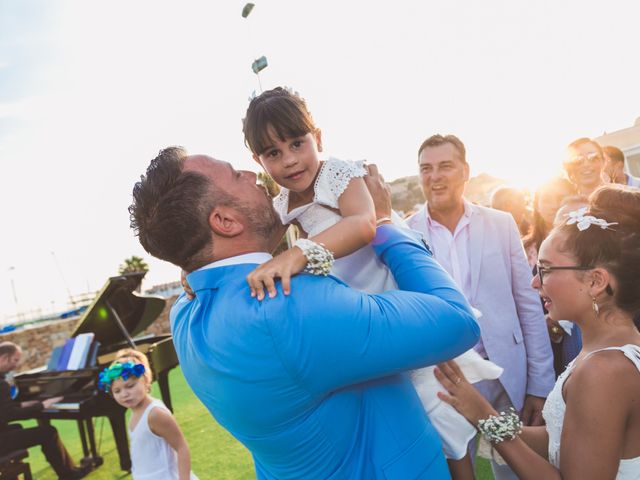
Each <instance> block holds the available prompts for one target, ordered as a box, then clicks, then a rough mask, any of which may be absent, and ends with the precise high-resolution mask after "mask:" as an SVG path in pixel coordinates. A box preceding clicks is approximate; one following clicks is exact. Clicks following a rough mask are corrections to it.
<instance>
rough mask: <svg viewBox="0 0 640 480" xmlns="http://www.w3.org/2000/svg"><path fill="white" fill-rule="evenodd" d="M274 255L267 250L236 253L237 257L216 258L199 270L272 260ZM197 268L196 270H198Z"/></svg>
mask: <svg viewBox="0 0 640 480" xmlns="http://www.w3.org/2000/svg"><path fill="white" fill-rule="evenodd" d="M272 258H273V256H271V255H270V254H268V253H266V252H253V253H245V254H243V255H236V256H235V257H229V258H223V259H222V260H216V261H215V262H211V263H210V264H209V265H205V266H204V267H200V268H199V269H198V270H206V269H208V268H218V267H227V266H229V265H240V264H243V263H257V264H262V263H265V262H268V261H269V260H271V259H272ZM198 270H195V271H198Z"/></svg>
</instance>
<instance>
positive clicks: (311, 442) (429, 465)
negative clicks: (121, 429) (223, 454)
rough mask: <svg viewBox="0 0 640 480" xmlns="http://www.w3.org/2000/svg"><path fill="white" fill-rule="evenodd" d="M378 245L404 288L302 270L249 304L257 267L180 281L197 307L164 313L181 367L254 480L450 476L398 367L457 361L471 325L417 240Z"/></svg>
mask: <svg viewBox="0 0 640 480" xmlns="http://www.w3.org/2000/svg"><path fill="white" fill-rule="evenodd" d="M376 241H377V245H375V249H376V251H377V253H378V254H379V255H380V258H381V259H382V260H383V261H384V262H385V263H386V264H387V265H388V266H389V267H390V268H391V271H392V272H393V273H394V275H395V278H396V280H397V282H398V285H399V287H400V288H401V289H403V290H411V291H392V292H387V293H384V294H381V295H368V294H365V293H362V292H359V291H356V290H353V289H351V288H349V287H347V286H346V285H345V284H343V283H342V282H340V281H339V280H337V279H335V278H333V277H317V276H312V275H306V274H303V275H298V276H296V277H294V278H293V279H292V284H291V291H292V293H291V295H290V296H288V297H286V296H284V294H283V293H282V291H281V290H279V291H278V295H277V296H276V297H275V298H273V299H266V300H264V301H262V302H258V301H257V300H255V299H253V298H251V297H250V295H249V288H248V286H247V283H246V280H245V277H246V275H247V274H248V273H249V272H251V271H252V270H253V269H254V268H255V265H254V264H243V265H233V266H226V267H218V268H210V269H202V270H197V271H195V272H193V273H191V274H190V275H189V276H188V280H189V283H190V285H191V287H192V288H193V290H194V291H195V292H196V298H195V299H194V300H192V301H188V300H187V299H186V298H184V296H183V297H181V298H179V299H178V301H177V302H176V304H175V305H174V307H173V309H172V312H171V321H172V330H173V340H174V342H175V345H176V350H177V352H178V356H179V358H180V363H181V365H182V370H183V372H184V375H185V377H186V379H187V381H188V383H189V385H190V386H191V388H192V389H193V390H194V392H195V393H196V395H197V396H198V397H199V398H200V400H201V401H202V402H203V403H204V404H205V406H206V407H207V408H208V409H209V411H210V412H211V414H212V415H213V416H214V417H215V418H216V420H217V421H218V422H219V423H220V424H221V425H222V426H223V427H224V428H226V429H227V430H229V432H231V434H233V436H234V437H236V438H237V439H238V440H239V441H240V442H242V443H243V444H244V445H245V446H246V447H247V448H248V449H249V450H250V451H251V453H252V455H253V458H254V461H255V466H256V472H257V476H258V478H260V479H276V478H277V479H286V478H304V479H313V478H319V479H320V478H322V479H328V478H331V479H351V478H354V479H355V478H361V479H376V478H388V479H402V480H406V479H413V478H429V479H440V478H449V473H448V470H447V467H446V462H445V460H444V457H443V455H442V447H441V444H440V440H439V438H438V436H437V433H436V432H435V430H434V429H433V427H432V426H431V424H430V423H429V420H428V418H427V416H426V415H425V413H424V410H423V408H422V405H421V403H420V401H419V399H418V396H417V394H416V393H415V390H414V388H413V386H412V384H411V382H410V380H409V378H408V375H406V374H405V373H403V372H404V371H405V370H409V369H414V368H418V367H422V366H425V365H430V364H435V363H438V362H440V361H443V360H446V359H449V358H452V357H454V356H456V355H459V354H460V353H462V352H463V351H465V350H467V349H469V348H470V347H471V346H473V345H474V344H475V343H476V341H477V340H478V337H479V329H478V326H477V324H476V322H475V319H474V316H473V314H472V313H471V310H470V308H469V305H468V304H467V302H466V300H465V299H464V297H463V295H462V294H461V293H460V292H459V291H458V289H457V288H456V287H455V285H454V283H453V281H452V280H451V278H450V277H449V275H448V274H447V273H446V272H444V270H442V268H441V267H440V266H439V265H438V264H437V263H436V262H435V260H433V258H432V257H431V255H430V253H429V252H428V250H427V249H426V248H425V246H424V245H423V244H422V243H421V242H419V241H416V240H415V238H414V237H413V236H410V234H409V233H406V232H404V231H401V230H399V229H396V228H395V227H392V226H384V227H380V228H378V233H377V237H376ZM418 292H420V293H418Z"/></svg>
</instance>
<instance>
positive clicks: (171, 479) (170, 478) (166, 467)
mask: <svg viewBox="0 0 640 480" xmlns="http://www.w3.org/2000/svg"><path fill="white" fill-rule="evenodd" d="M154 408H161V409H163V410H165V411H167V412H169V409H168V408H167V407H166V406H165V405H164V403H162V402H161V401H160V400H157V399H155V398H154V399H152V401H151V403H150V404H149V405H148V406H147V408H146V409H145V411H144V412H143V413H142V416H141V417H140V420H139V421H138V424H137V425H136V427H135V428H134V429H133V430H131V428H129V441H130V443H131V465H132V466H131V475H132V477H133V480H158V479H160V478H162V479H166V480H178V455H177V454H176V451H175V450H174V449H173V448H171V445H169V444H168V443H167V441H166V440H165V439H164V438H162V437H159V436H158V435H156V434H155V433H153V432H152V431H151V429H150V428H149V421H148V418H149V413H150V412H151V410H153V409H154ZM190 478H191V480H198V477H196V476H195V475H194V474H193V472H192V473H191V477H190Z"/></svg>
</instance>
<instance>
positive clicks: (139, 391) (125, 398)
mask: <svg viewBox="0 0 640 480" xmlns="http://www.w3.org/2000/svg"><path fill="white" fill-rule="evenodd" d="M148 391H149V388H148V385H147V380H146V379H145V377H144V376H142V377H140V378H136V377H129V378H128V379H127V380H124V379H122V378H116V379H115V380H114V381H113V383H112V384H111V395H113V398H114V400H115V401H116V402H118V404H120V405H122V406H123V407H125V408H135V407H137V406H138V405H140V403H141V402H142V401H143V400H144V399H145V398H146V397H147V394H148Z"/></svg>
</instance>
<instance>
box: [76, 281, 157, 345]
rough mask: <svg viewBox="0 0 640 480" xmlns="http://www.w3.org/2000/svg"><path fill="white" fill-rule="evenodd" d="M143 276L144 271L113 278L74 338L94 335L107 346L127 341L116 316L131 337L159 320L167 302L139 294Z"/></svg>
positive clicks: (91, 307) (86, 312)
mask: <svg viewBox="0 0 640 480" xmlns="http://www.w3.org/2000/svg"><path fill="white" fill-rule="evenodd" d="M143 277H144V272H140V273H128V274H125V275H120V276H117V277H111V278H109V279H108V280H107V283H106V284H105V285H104V287H102V290H100V292H99V293H98V295H97V296H96V298H95V299H94V301H93V303H92V304H91V305H90V306H89V308H87V309H86V310H85V312H84V314H83V315H82V317H81V318H80V320H79V321H78V325H77V326H76V329H75V330H74V332H73V333H72V334H71V336H72V337H75V336H77V335H79V334H81V333H87V332H93V333H94V334H95V339H96V340H97V341H99V342H100V343H101V344H102V345H103V346H109V345H113V344H116V343H120V342H122V341H125V340H126V336H125V334H124V333H123V332H122V329H121V328H120V326H119V325H118V318H116V316H117V317H119V320H120V321H122V324H123V326H124V328H125V329H126V330H127V331H128V332H129V335H130V336H131V337H135V336H136V335H139V334H140V333H142V332H143V331H144V330H145V329H146V328H147V327H148V326H149V325H151V324H152V323H153V321H154V320H155V319H156V318H158V316H159V315H160V313H161V312H162V310H163V309H164V306H165V303H166V301H165V300H164V298H161V297H155V296H146V295H140V294H138V293H137V292H135V289H136V288H138V287H139V286H140V283H141V282H142V278H143ZM113 310H115V313H116V314H114V312H113Z"/></svg>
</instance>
